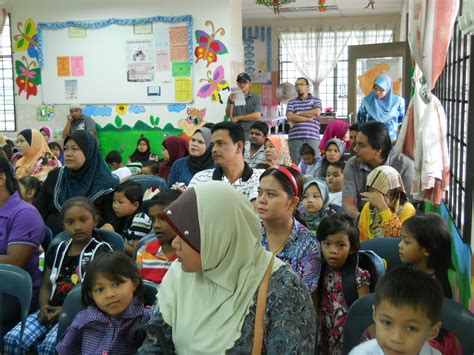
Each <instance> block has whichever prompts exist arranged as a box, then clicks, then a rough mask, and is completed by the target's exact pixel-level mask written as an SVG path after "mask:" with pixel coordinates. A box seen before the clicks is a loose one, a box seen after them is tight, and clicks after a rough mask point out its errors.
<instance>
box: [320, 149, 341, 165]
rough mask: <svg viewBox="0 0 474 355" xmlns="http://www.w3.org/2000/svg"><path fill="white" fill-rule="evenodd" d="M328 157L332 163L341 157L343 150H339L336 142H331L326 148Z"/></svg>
mask: <svg viewBox="0 0 474 355" xmlns="http://www.w3.org/2000/svg"><path fill="white" fill-rule="evenodd" d="M324 154H325V155H326V159H327V160H328V162H330V163H334V162H336V161H339V159H341V156H342V154H341V152H340V151H339V148H338V147H337V146H336V145H335V144H329V146H328V147H327V149H326V153H324Z"/></svg>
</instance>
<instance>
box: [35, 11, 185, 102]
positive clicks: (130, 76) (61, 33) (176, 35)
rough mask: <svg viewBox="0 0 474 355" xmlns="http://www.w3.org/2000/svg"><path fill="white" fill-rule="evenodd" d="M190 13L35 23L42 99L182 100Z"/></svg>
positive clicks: (183, 96) (103, 100)
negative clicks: (186, 14) (36, 26)
mask: <svg viewBox="0 0 474 355" xmlns="http://www.w3.org/2000/svg"><path fill="white" fill-rule="evenodd" d="M192 32H193V31H192V17H191V16H190V15H188V16H156V17H149V18H140V19H109V20H104V21H93V22H92V21H88V22H76V21H68V22H62V23H58V22H56V23H39V24H38V45H39V58H38V61H39V63H40V67H41V75H42V90H43V101H44V103H45V104H69V103H81V104H114V103H134V104H149V103H163V104H169V103H188V102H192V100H193V88H192V85H193V79H192V63H193V59H192V49H193V39H192V38H193V36H192Z"/></svg>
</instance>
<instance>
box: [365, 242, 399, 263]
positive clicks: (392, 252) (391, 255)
mask: <svg viewBox="0 0 474 355" xmlns="http://www.w3.org/2000/svg"><path fill="white" fill-rule="evenodd" d="M398 244H400V238H374V239H371V240H366V241H363V242H362V243H361V245H360V248H361V249H362V250H372V251H374V252H375V253H376V254H377V255H378V256H380V257H381V258H382V259H384V260H385V262H386V265H385V268H386V269H387V271H390V270H392V269H393V268H396V267H397V266H401V265H403V263H402V261H401V260H400V254H399V252H398Z"/></svg>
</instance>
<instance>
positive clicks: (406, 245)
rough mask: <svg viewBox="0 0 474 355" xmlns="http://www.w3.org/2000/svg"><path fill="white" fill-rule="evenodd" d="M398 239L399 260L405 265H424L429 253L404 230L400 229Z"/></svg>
mask: <svg viewBox="0 0 474 355" xmlns="http://www.w3.org/2000/svg"><path fill="white" fill-rule="evenodd" d="M400 237H401V240H400V244H398V252H399V254H400V260H401V261H402V262H403V263H405V264H414V265H419V264H421V263H426V261H427V260H428V257H429V253H428V252H427V251H426V250H425V249H423V248H422V247H421V246H420V244H419V243H418V241H417V240H416V239H415V238H414V237H413V236H411V235H410V234H409V233H407V231H406V230H405V228H402V230H401V235H400Z"/></svg>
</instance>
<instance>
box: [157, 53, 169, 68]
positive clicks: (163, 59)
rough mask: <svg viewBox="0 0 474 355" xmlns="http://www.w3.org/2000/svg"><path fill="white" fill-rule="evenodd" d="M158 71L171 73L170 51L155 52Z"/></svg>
mask: <svg viewBox="0 0 474 355" xmlns="http://www.w3.org/2000/svg"><path fill="white" fill-rule="evenodd" d="M155 58H156V59H155V67H156V71H170V52H169V48H168V49H156V52H155Z"/></svg>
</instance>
